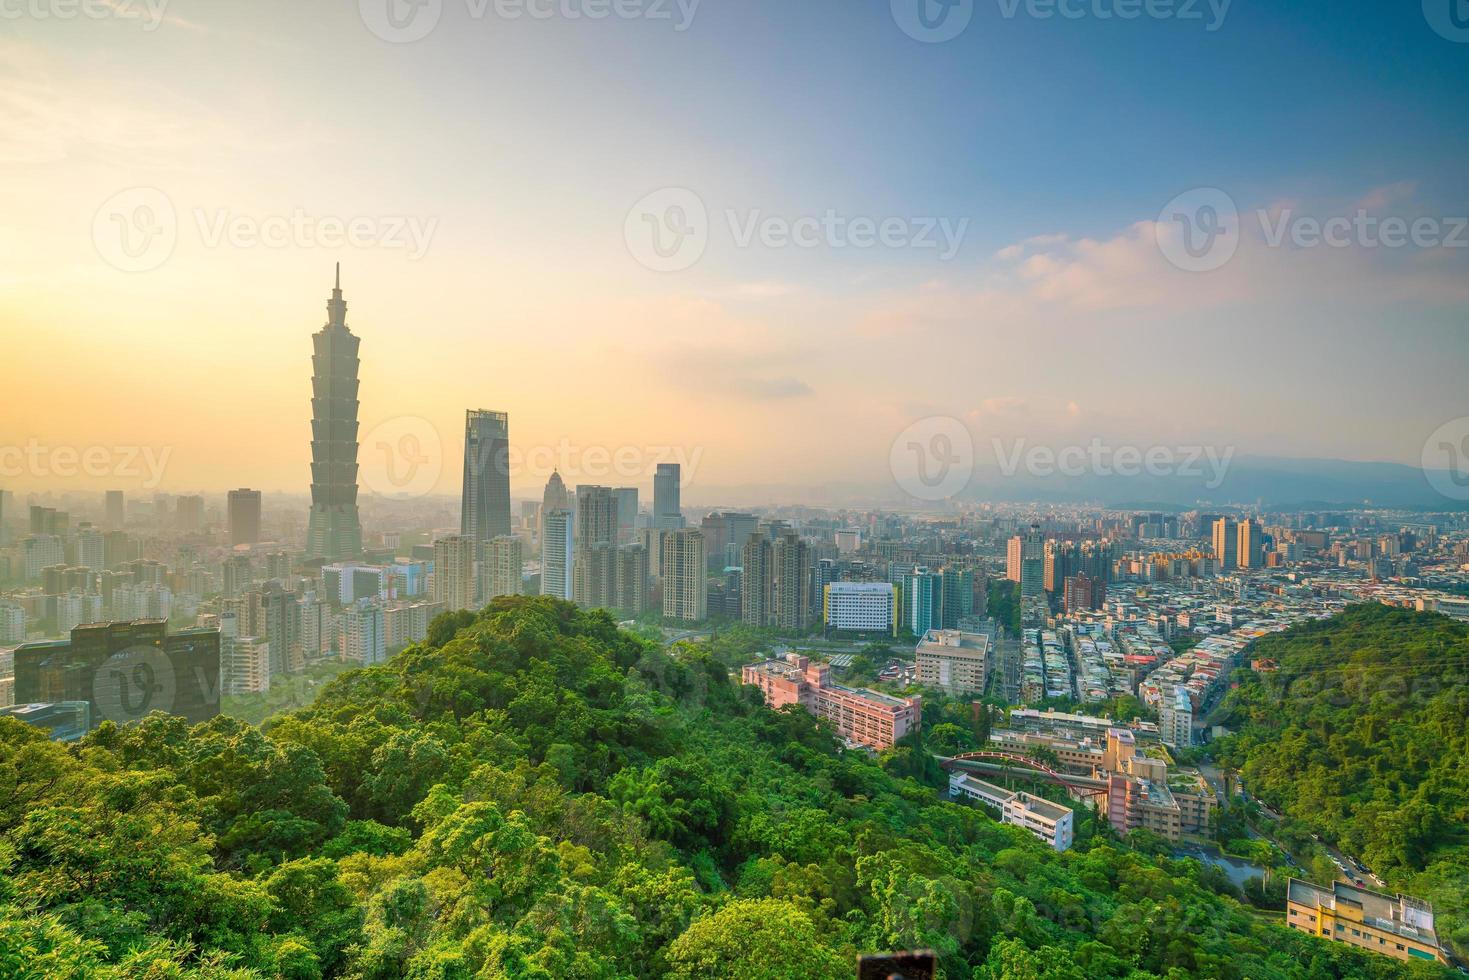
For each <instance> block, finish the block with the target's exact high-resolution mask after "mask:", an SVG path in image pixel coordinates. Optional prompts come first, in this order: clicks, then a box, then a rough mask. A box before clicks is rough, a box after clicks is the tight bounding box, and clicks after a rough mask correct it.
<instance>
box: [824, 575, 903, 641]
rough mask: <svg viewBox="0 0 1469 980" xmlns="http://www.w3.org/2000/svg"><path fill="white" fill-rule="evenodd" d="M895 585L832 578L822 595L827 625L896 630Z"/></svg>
mask: <svg viewBox="0 0 1469 980" xmlns="http://www.w3.org/2000/svg"><path fill="white" fill-rule="evenodd" d="M896 602H897V589H896V588H895V587H894V586H893V584H892V583H891V582H832V583H830V584H829V585H827V587H826V596H825V599H824V606H825V610H826V612H825V619H826V626H827V628H828V629H833V630H843V631H851V632H854V633H890V634H896V627H897V620H898V617H897V611H896Z"/></svg>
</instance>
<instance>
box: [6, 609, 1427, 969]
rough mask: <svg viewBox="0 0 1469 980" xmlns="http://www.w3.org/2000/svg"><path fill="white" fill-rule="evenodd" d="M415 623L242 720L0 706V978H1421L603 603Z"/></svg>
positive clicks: (1189, 865) (1191, 866) (1210, 876)
mask: <svg viewBox="0 0 1469 980" xmlns="http://www.w3.org/2000/svg"><path fill="white" fill-rule="evenodd" d="M432 632H433V635H432V636H431V638H430V640H429V642H427V643H425V644H423V645H420V646H416V647H412V648H410V649H409V650H408V651H406V652H404V653H403V654H401V655H399V656H398V657H395V658H394V659H393V660H392V661H391V662H390V663H388V664H386V665H383V666H380V667H375V668H371V669H367V670H362V671H356V672H353V673H350V674H347V675H344V676H343V677H341V678H339V679H338V680H336V681H334V682H332V684H331V685H330V686H329V687H328V688H327V690H326V691H324V692H323V693H322V695H321V696H320V697H319V698H318V700H317V701H316V703H315V704H313V705H312V706H311V707H310V708H308V709H304V710H302V711H299V712H297V713H295V714H293V715H289V716H286V717H284V718H282V719H279V720H278V721H276V722H274V723H273V724H271V725H270V726H269V727H268V729H267V731H265V732H263V733H262V732H261V731H260V730H258V729H256V728H253V727H250V726H248V725H246V724H244V723H243V722H240V721H238V720H235V719H229V718H223V717H221V718H217V719H215V720H213V721H212V722H210V723H209V724H206V725H201V726H198V727H196V728H194V729H193V730H189V729H188V728H186V727H185V726H184V725H183V723H181V722H179V721H177V720H175V719H170V718H166V717H163V716H155V717H153V718H151V719H149V720H148V721H146V722H145V723H143V724H141V725H139V726H135V727H131V728H128V729H123V730H119V729H116V728H113V727H111V726H107V727H104V728H102V729H100V730H99V731H98V732H96V733H95V734H93V735H92V736H91V737H90V738H89V739H88V740H87V741H85V742H84V743H82V744H80V745H78V746H70V747H64V746H60V745H57V744H53V743H51V742H48V741H46V740H45V739H44V738H42V737H40V736H39V735H38V734H37V733H35V732H34V731H32V730H30V729H27V728H25V727H24V726H22V725H20V724H19V723H16V722H13V721H9V720H0V834H3V838H0V977H6V978H9V977H25V978H37V980H39V978H43V977H44V978H48V980H49V978H82V977H107V978H123V977H128V978H132V977H147V978H159V980H170V978H184V977H189V978H193V977H209V978H238V980H244V978H247V977H250V978H253V977H261V978H268V977H283V978H315V977H352V978H364V980H367V978H373V980H377V978H384V980H386V978H397V977H404V978H411V980H458V978H470V977H486V978H489V977H538V978H563V977H571V978H578V977H585V978H622V977H653V976H664V975H671V976H676V977H736V978H762V977H772V978H776V977H778V978H792V980H795V978H808V977H814V978H823V977H848V976H851V975H852V973H853V969H852V964H853V956H854V954H855V953H856V952H858V951H861V950H874V949H891V948H898V947H913V946H931V947H933V948H935V949H937V950H938V951H939V953H940V954H941V956H942V962H943V968H944V975H945V976H946V977H950V978H955V977H963V978H970V977H975V978H993V980H1000V978H1004V980H1041V978H1055V980H1084V978H1086V980H1090V978H1121V977H1128V978H1131V980H1146V978H1150V977H1169V978H1182V977H1225V978H1244V977H1249V978H1254V980H1269V978H1302V980H1306V978H1310V980H1327V978H1336V977H1405V976H1421V977H1429V976H1439V975H1441V971H1439V970H1437V969H1436V968H1434V967H1431V966H1426V965H1412V966H1409V965H1406V964H1398V963H1397V962H1395V961H1392V960H1389V959H1386V958H1383V957H1377V956H1372V955H1370V954H1365V953H1355V952H1353V951H1351V950H1349V949H1347V948H1344V947H1341V946H1337V945H1333V944H1329V943H1325V942H1322V941H1318V940H1314V939H1311V938H1309V937H1306V936H1302V935H1299V934H1296V933H1291V932H1288V931H1286V930H1285V929H1283V928H1281V927H1279V926H1277V925H1273V924H1266V923H1263V922H1262V921H1261V920H1260V918H1258V917H1257V915H1256V914H1254V913H1251V912H1249V911H1247V910H1246V909H1245V908H1243V907H1242V906H1240V905H1238V904H1237V903H1235V902H1234V901H1233V900H1232V899H1230V898H1227V897H1223V896H1222V895H1220V894H1217V893H1216V891H1215V889H1219V890H1221V891H1222V890H1228V885H1227V883H1225V882H1223V881H1221V880H1220V879H1219V877H1218V875H1217V873H1211V872H1208V871H1206V870H1204V869H1203V868H1202V867H1201V866H1200V865H1198V864H1197V863H1194V862H1170V861H1167V860H1160V859H1156V858H1152V857H1148V856H1146V855H1145V854H1144V853H1142V852H1140V851H1134V850H1131V849H1129V848H1128V847H1127V846H1125V845H1124V844H1122V843H1119V842H1117V841H1115V840H1112V839H1109V838H1107V837H1105V836H1098V835H1089V836H1088V837H1087V838H1086V839H1085V840H1083V841H1082V842H1081V843H1080V844H1079V845H1078V847H1077V848H1076V849H1075V850H1074V851H1072V852H1070V853H1067V854H1064V855H1057V854H1055V853H1053V852H1051V851H1050V850H1048V849H1047V848H1045V847H1044V846H1043V845H1041V844H1040V843H1039V842H1037V841H1035V840H1034V839H1032V838H1030V837H1029V836H1028V835H1026V834H1025V833H1023V832H1021V831H1018V830H1016V829H1014V828H1010V827H1002V826H1000V825H998V824H996V823H995V822H994V821H992V820H991V819H989V818H988V817H986V816H985V815H983V814H982V813H980V812H979V811H977V810H975V809H971V808H969V807H966V806H960V805H955V804H950V803H946V802H942V801H941V800H940V799H939V797H938V796H937V794H936V793H935V791H934V790H933V789H932V788H931V787H928V786H924V785H920V784H918V783H916V782H913V781H911V780H908V779H903V778H898V777H896V776H895V775H893V774H892V773H891V772H890V771H889V768H891V769H892V770H893V771H907V770H910V769H912V768H913V767H912V766H911V764H909V763H908V762H906V761H905V760H904V759H903V758H902V753H903V752H904V751H908V750H899V752H898V754H897V756H895V757H894V758H893V759H891V760H878V761H874V760H871V759H869V758H868V757H866V756H865V755H863V754H861V753H853V752H844V751H842V750H841V749H840V748H839V747H838V746H837V745H836V744H835V743H834V742H833V740H832V739H831V737H830V736H829V735H828V734H827V733H826V732H825V731H823V730H821V729H819V728H818V727H816V726H815V725H814V724H813V722H812V719H811V718H810V717H809V716H807V715H805V714H804V713H802V712H800V711H787V712H782V713H777V712H772V711H770V710H768V709H766V708H764V707H763V706H762V705H760V704H759V703H758V701H757V700H755V699H754V698H753V696H752V695H751V693H750V692H746V691H741V690H740V689H739V688H737V687H736V686H734V685H732V684H731V682H730V680H729V678H728V676H727V673H726V671H725V669H724V668H723V667H721V666H718V665H717V664H715V663H714V662H712V661H710V660H709V659H707V657H705V656H703V655H701V654H700V653H699V652H698V651H697V648H679V649H677V650H676V651H675V652H674V654H673V655H672V656H670V655H668V654H665V653H664V652H662V651H660V650H658V649H657V648H656V647H654V646H652V645H650V644H648V643H646V642H645V641H642V640H639V639H637V638H635V637H633V636H631V635H629V634H625V633H619V632H618V631H617V630H616V628H615V627H614V625H613V623H612V621H611V620H610V619H609V618H608V617H607V616H606V615H605V614H602V613H584V612H580V611H578V610H576V609H575V608H573V607H572V606H570V605H567V604H565V603H560V602H556V601H554V600H550V599H533V600H531V599H509V600H499V601H497V602H496V603H495V604H494V605H493V606H491V607H490V608H489V609H487V610H486V611H485V612H483V613H481V614H480V615H479V616H478V617H477V618H476V617H473V616H470V615H468V614H464V615H461V616H459V617H457V618H450V617H446V618H441V619H440V620H439V621H438V622H436V623H435V625H434V629H433V631H432ZM885 761H886V762H890V763H891V765H890V766H889V767H885Z"/></svg>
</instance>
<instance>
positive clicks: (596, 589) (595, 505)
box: [571, 484, 617, 609]
mask: <svg viewBox="0 0 1469 980" xmlns="http://www.w3.org/2000/svg"><path fill="white" fill-rule="evenodd" d="M616 550H617V497H616V496H615V495H614V494H613V491H612V488H611V487H599V486H589V485H586V484H583V485H581V486H578V487H577V488H576V553H575V555H574V556H573V559H572V580H571V593H572V599H573V600H574V601H575V602H576V604H577V605H579V606H585V607H587V608H589V609H597V608H615V606H616V604H617V596H616V591H617V555H616Z"/></svg>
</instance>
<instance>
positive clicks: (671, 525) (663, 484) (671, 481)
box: [653, 463, 684, 531]
mask: <svg viewBox="0 0 1469 980" xmlns="http://www.w3.org/2000/svg"><path fill="white" fill-rule="evenodd" d="M682 481H683V472H682V467H681V466H679V464H678V463H659V464H658V469H657V470H656V471H655V472H654V473H653V526H654V527H657V528H662V529H663V530H665V531H669V530H677V529H678V528H681V527H683V526H684V518H683V503H682V499H681V495H682V493H683V490H682Z"/></svg>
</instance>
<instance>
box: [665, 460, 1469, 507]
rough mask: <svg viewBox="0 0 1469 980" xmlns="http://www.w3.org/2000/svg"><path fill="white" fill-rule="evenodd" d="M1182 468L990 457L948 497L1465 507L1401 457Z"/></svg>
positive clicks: (750, 498) (834, 491)
mask: <svg viewBox="0 0 1469 980" xmlns="http://www.w3.org/2000/svg"><path fill="white" fill-rule="evenodd" d="M1191 472H1192V473H1193V474H1194V475H1187V476H1185V475H1168V476H1155V475H1147V474H1144V475H1139V476H1117V475H1115V474H1112V475H1106V476H1102V475H1098V474H1095V473H1087V474H1086V475H1083V476H1063V475H1060V474H1054V475H1048V476H1034V475H1032V474H1030V473H1027V472H1024V471H1023V470H1022V471H1020V472H1016V473H1015V474H1014V475H1006V474H1005V473H1004V472H1002V471H1001V470H1000V468H999V467H995V466H988V467H979V468H977V469H976V470H975V472H974V477H973V479H972V480H971V481H970V483H969V486H968V488H967V489H966V490H965V491H964V492H962V493H961V494H960V495H959V497H958V499H960V500H963V501H967V502H974V503H982V502H984V501H993V502H996V503H1024V502H1029V501H1035V502H1038V503H1057V504H1080V503H1095V504H1100V505H1103V506H1107V507H1117V508H1136V509H1147V510H1188V509H1191V508H1194V507H1198V506H1224V505H1228V504H1244V505H1250V506H1256V505H1258V506H1265V507H1270V508H1273V509H1292V508H1300V509H1307V510H1315V509H1327V508H1355V507H1401V508H1405V509H1418V510H1439V511H1443V510H1463V509H1466V508H1469V504H1466V503H1464V502H1462V501H1457V500H1450V499H1448V498H1446V497H1444V496H1443V495H1442V494H1440V493H1439V492H1438V491H1437V490H1435V489H1434V488H1433V487H1432V486H1431V485H1430V484H1429V482H1428V479H1427V477H1426V476H1425V473H1424V471H1423V470H1422V469H1419V468H1418V467H1414V466H1405V465H1403V464H1401V463H1359V462H1353V461H1349V460H1340V459H1289V458H1280V457H1270V456H1236V457H1235V458H1234V459H1233V460H1231V461H1230V462H1229V465H1228V466H1227V468H1225V471H1224V478H1223V479H1222V480H1217V479H1216V477H1215V474H1214V472H1213V471H1212V470H1211V469H1210V466H1209V464H1208V462H1207V461H1201V462H1200V463H1199V464H1198V465H1197V466H1196V467H1194V468H1192V469H1191ZM1216 484H1217V485H1216ZM684 499H685V502H686V503H689V504H691V505H696V506H697V505H716V504H718V505H725V506H754V505H758V504H777V505H779V504H787V505H802V504H804V505H807V506H813V507H820V506H889V507H894V508H904V509H934V510H938V509H941V507H940V506H939V505H925V504H924V503H923V502H922V501H915V500H914V499H913V498H912V497H910V496H908V495H907V494H906V493H904V492H903V490H902V489H901V488H899V487H898V486H897V485H896V483H889V484H888V485H886V486H881V485H872V484H868V485H863V484H860V483H841V482H833V483H828V484H826V485H824V486H821V487H810V486H799V485H773V484H764V485H757V484H748V485H743V486H724V487H716V486H709V487H703V486H697V485H696V486H692V487H689V488H687V489H686V490H685V492H684Z"/></svg>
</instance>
